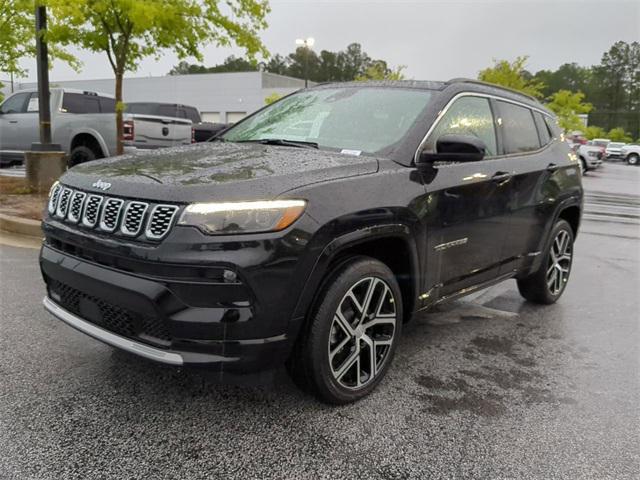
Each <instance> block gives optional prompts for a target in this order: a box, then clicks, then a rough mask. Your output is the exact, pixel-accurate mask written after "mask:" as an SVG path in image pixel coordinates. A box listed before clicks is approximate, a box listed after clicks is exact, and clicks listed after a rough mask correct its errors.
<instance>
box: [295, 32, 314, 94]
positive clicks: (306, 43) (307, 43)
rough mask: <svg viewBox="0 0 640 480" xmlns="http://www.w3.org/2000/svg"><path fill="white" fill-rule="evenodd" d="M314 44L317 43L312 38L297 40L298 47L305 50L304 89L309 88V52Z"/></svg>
mask: <svg viewBox="0 0 640 480" xmlns="http://www.w3.org/2000/svg"><path fill="white" fill-rule="evenodd" d="M314 43H316V41H315V40H314V39H313V38H311V37H309V38H305V39H302V38H298V39H297V40H296V45H298V46H300V47H303V48H304V88H307V87H308V86H309V50H311V47H313V44H314Z"/></svg>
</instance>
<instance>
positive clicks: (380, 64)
mask: <svg viewBox="0 0 640 480" xmlns="http://www.w3.org/2000/svg"><path fill="white" fill-rule="evenodd" d="M405 68H406V67H405V66H404V65H400V66H398V67H397V68H395V69H392V68H389V67H388V66H387V62H385V61H384V60H376V61H374V62H372V63H371V65H369V66H368V67H367V68H366V69H365V71H364V73H363V74H362V75H358V76H357V77H356V78H355V79H356V80H357V81H359V82H366V81H369V80H404V74H403V73H402V71H403V70H404V69H405Z"/></svg>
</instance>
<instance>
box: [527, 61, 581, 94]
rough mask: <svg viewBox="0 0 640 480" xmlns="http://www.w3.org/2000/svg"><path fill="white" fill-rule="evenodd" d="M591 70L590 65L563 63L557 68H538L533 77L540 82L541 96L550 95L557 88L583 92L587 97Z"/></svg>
mask: <svg viewBox="0 0 640 480" xmlns="http://www.w3.org/2000/svg"><path fill="white" fill-rule="evenodd" d="M591 77H592V72H591V68H590V67H582V66H580V65H578V64H577V63H565V64H564V65H560V67H558V69H557V70H540V71H539V72H536V73H535V75H533V78H534V79H535V80H536V81H538V82H539V83H542V84H543V85H544V87H543V88H542V94H543V96H544V97H545V98H546V97H550V96H551V95H553V94H554V93H555V92H557V91H558V90H570V91H572V92H578V91H580V92H584V93H585V95H586V97H587V98H588V97H589V92H590V90H591Z"/></svg>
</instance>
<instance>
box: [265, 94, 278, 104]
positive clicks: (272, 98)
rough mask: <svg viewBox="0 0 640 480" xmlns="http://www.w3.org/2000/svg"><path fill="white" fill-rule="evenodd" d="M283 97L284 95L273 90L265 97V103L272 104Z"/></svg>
mask: <svg viewBox="0 0 640 480" xmlns="http://www.w3.org/2000/svg"><path fill="white" fill-rule="evenodd" d="M281 98H282V95H280V94H279V93H278V92H273V93H272V94H271V95H268V96H267V97H266V98H265V99H264V103H265V104H266V105H271V104H272V103H274V102H277V101H278V100H280V99H281Z"/></svg>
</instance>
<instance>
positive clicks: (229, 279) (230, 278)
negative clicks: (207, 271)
mask: <svg viewBox="0 0 640 480" xmlns="http://www.w3.org/2000/svg"><path fill="white" fill-rule="evenodd" d="M222 278H223V279H224V282H225V283H236V281H237V280H238V275H236V272H232V271H231V270H225V271H224V273H223V274H222Z"/></svg>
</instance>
